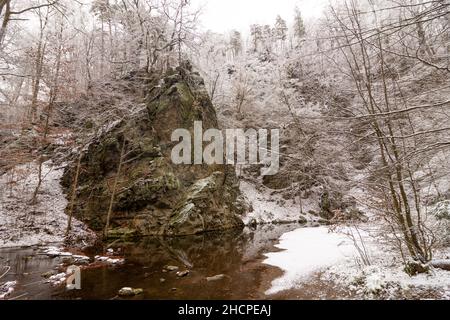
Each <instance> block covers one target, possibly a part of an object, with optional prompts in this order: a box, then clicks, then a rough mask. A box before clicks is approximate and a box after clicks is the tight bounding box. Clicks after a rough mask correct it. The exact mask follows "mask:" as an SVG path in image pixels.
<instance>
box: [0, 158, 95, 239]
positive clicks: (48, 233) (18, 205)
mask: <svg viewBox="0 0 450 320" xmlns="http://www.w3.org/2000/svg"><path fill="white" fill-rule="evenodd" d="M62 174H63V168H58V167H54V166H52V163H51V162H46V163H44V164H43V168H42V177H43V181H42V185H41V188H40V192H39V194H38V202H37V203H36V204H34V205H32V204H30V201H31V199H32V196H33V192H34V190H35V188H36V184H37V181H38V179H37V178H38V167H37V164H36V163H27V164H24V165H19V166H16V167H15V168H14V169H12V170H10V171H9V172H7V173H5V174H4V175H2V176H1V177H0V247H15V246H33V245H41V244H47V243H57V242H62V241H64V237H65V231H66V228H67V215H66V214H65V208H66V206H67V199H66V197H65V195H64V193H63V191H62V188H61V185H60V179H61V176H62ZM72 228H73V234H76V236H77V238H79V239H88V240H92V239H94V238H95V234H94V233H93V232H91V231H89V229H88V228H87V227H86V226H85V225H84V224H83V223H82V222H80V221H78V220H76V219H73V222H72Z"/></svg>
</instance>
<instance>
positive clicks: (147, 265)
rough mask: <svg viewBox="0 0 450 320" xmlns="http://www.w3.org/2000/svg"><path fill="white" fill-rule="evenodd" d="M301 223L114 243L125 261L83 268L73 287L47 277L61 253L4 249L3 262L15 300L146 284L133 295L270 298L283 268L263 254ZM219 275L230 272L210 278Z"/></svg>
mask: <svg viewBox="0 0 450 320" xmlns="http://www.w3.org/2000/svg"><path fill="white" fill-rule="evenodd" d="M299 227H300V226H299V225H296V224H294V225H277V226H275V225H266V226H261V227H258V228H257V229H256V230H249V229H245V230H244V231H233V232H226V233H209V234H203V235H198V236H190V237H179V238H146V239H143V240H141V241H140V242H137V243H122V244H119V243H117V244H115V245H114V247H115V248H116V249H118V248H120V250H122V252H123V256H124V257H125V263H124V264H123V265H121V266H117V267H110V266H104V267H100V268H93V269H89V268H88V269H83V270H82V273H81V290H73V291H67V290H66V289H65V286H59V287H53V286H51V285H50V284H48V283H45V279H44V278H43V277H42V274H43V273H45V272H48V271H50V270H52V269H54V268H55V267H57V266H58V264H60V263H61V261H62V260H61V258H49V257H47V256H45V255H40V254H39V252H40V251H42V250H41V249H40V248H10V249H0V266H1V265H9V266H11V270H10V272H9V273H8V274H7V275H6V276H5V277H4V278H2V279H1V281H0V282H5V281H11V280H16V281H17V282H18V283H17V286H16V289H15V291H14V293H13V294H12V295H11V296H10V297H9V298H10V299H119V297H118V296H117V292H118V290H119V289H121V288H122V287H133V288H142V289H143V291H144V292H143V293H142V294H140V295H138V296H135V297H133V298H128V299H152V300H153V299H155V300H157V299H264V298H267V297H266V296H265V295H264V291H265V290H267V289H268V288H269V287H270V283H271V281H272V280H273V279H274V278H275V277H277V276H279V275H280V274H281V271H280V270H278V269H276V268H273V267H270V266H267V265H265V264H263V263H262V261H263V260H264V256H263V254H264V253H267V252H270V251H274V247H273V246H274V244H276V243H277V242H278V239H279V237H280V236H281V235H282V234H283V233H285V232H289V231H292V230H295V229H297V228H299ZM167 265H171V266H177V267H179V268H180V270H189V272H190V273H189V275H188V276H186V277H182V278H180V277H178V276H177V275H176V273H175V272H164V267H165V266H167ZM216 275H224V277H223V278H222V279H220V280H216V281H207V279H206V278H207V277H212V276H216ZM162 279H164V280H162Z"/></svg>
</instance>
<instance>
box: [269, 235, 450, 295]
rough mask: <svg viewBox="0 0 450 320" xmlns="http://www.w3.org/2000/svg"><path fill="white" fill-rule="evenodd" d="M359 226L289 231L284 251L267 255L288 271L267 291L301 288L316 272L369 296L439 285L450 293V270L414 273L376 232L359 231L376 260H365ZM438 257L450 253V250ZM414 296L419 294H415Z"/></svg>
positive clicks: (283, 240)
mask: <svg viewBox="0 0 450 320" xmlns="http://www.w3.org/2000/svg"><path fill="white" fill-rule="evenodd" d="M350 231H352V233H353V234H358V233H357V232H356V229H355V228H354V227H352V228H349V227H345V228H342V229H340V230H339V229H338V230H334V231H330V230H329V228H328V227H317V228H303V229H298V230H295V231H292V232H289V233H286V234H284V235H283V236H282V237H281V238H280V243H279V245H277V247H278V248H280V249H282V250H283V251H280V252H275V253H268V254H266V256H267V259H266V260H265V261H264V263H266V264H269V265H272V266H276V267H279V268H280V269H282V270H283V271H284V275H283V276H282V277H280V278H278V279H275V280H274V281H273V282H272V287H271V288H270V289H269V290H268V291H267V292H266V294H275V293H278V292H281V291H284V290H289V289H296V288H300V287H301V286H302V284H305V283H306V282H308V280H309V279H311V277H312V276H313V275H315V274H318V273H321V274H322V276H321V277H322V279H323V280H324V281H330V282H333V283H335V284H338V285H341V286H343V287H345V288H349V289H350V290H352V291H353V292H354V293H355V296H359V297H364V298H367V297H368V298H383V299H389V298H399V297H403V296H408V294H409V293H410V291H416V292H417V291H418V290H419V291H420V290H434V291H437V292H439V297H440V298H444V299H446V298H450V272H448V271H443V270H439V269H432V270H431V272H430V273H429V274H420V275H417V276H414V277H410V276H408V275H407V274H406V273H405V272H404V271H403V265H402V262H401V260H400V259H399V257H397V256H396V255H395V253H394V252H390V251H386V250H382V248H381V244H380V242H379V241H378V240H379V239H378V240H377V238H375V237H374V234H373V233H372V231H370V232H367V231H363V230H359V234H361V237H362V239H363V240H362V241H360V240H359V237H357V239H358V240H357V245H358V246H359V247H360V248H361V244H362V243H364V246H365V248H366V252H367V254H368V257H369V259H370V265H365V264H364V263H361V256H360V254H359V252H358V250H357V249H356V246H355V242H354V241H353V240H352V239H351V237H349V236H348V234H349V232H350ZM438 256H440V257H443V258H448V257H449V256H450V250H449V251H441V252H439V253H438ZM413 296H414V295H413Z"/></svg>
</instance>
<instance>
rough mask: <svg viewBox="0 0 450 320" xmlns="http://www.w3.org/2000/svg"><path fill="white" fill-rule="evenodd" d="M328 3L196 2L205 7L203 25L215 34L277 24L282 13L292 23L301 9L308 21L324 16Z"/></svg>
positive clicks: (274, 0) (268, 0) (269, 0)
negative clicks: (296, 8)
mask: <svg viewBox="0 0 450 320" xmlns="http://www.w3.org/2000/svg"><path fill="white" fill-rule="evenodd" d="M326 3H328V1H326V0H192V4H193V5H194V7H196V6H202V7H203V14H202V16H201V21H202V25H203V27H204V28H205V29H210V30H212V31H215V32H227V31H229V30H231V29H238V30H240V31H243V32H246V31H247V30H248V28H249V26H250V24H252V23H260V24H271V25H272V24H273V23H274V22H275V18H276V16H277V15H278V14H279V15H280V16H281V17H282V18H283V19H285V20H286V21H288V23H291V22H292V20H293V17H294V8H295V6H298V7H299V9H300V11H301V12H302V15H303V17H304V19H305V20H307V19H309V18H317V17H319V16H320V13H321V12H322V9H323V7H324V5H325V4H326Z"/></svg>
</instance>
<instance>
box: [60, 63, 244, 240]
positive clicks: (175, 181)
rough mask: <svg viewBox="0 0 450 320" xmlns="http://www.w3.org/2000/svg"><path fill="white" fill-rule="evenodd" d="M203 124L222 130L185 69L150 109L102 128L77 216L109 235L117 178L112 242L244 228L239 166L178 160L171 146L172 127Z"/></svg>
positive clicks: (151, 95)
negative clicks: (107, 228) (107, 226)
mask: <svg viewBox="0 0 450 320" xmlns="http://www.w3.org/2000/svg"><path fill="white" fill-rule="evenodd" d="M198 120H201V121H202V122H203V129H204V130H206V129H208V128H217V126H218V124H217V117H216V113H215V110H214V107H213V105H212V103H211V101H210V98H209V96H208V93H207V92H206V89H205V87H204V83H203V80H202V79H201V77H200V76H199V75H198V74H197V73H195V72H192V71H191V70H190V69H189V68H178V69H176V70H173V71H171V72H170V73H168V74H167V75H166V76H165V77H164V78H163V79H162V80H161V81H159V83H158V85H151V86H150V87H149V90H148V93H147V97H146V106H145V108H142V109H141V110H140V111H139V112H136V113H135V114H133V115H132V116H130V117H129V118H127V119H125V120H122V121H118V122H115V123H112V124H111V125H110V126H108V127H106V128H102V129H101V130H99V132H98V133H97V134H96V137H95V138H93V139H92V140H91V141H90V143H89V144H88V146H87V147H86V148H85V150H84V151H83V156H82V160H81V171H80V172H81V173H80V176H79V179H78V191H77V203H76V210H75V215H76V216H77V217H78V218H79V219H82V220H83V221H85V222H86V223H87V224H88V225H89V226H90V227H91V228H92V229H94V230H97V231H100V230H102V229H103V228H104V227H105V224H106V217H107V212H108V207H109V204H110V199H111V194H112V190H113V189H114V184H115V182H116V180H117V187H116V192H115V201H114V202H113V210H112V215H111V223H110V225H111V230H110V232H109V235H110V236H111V237H122V236H124V235H137V236H139V235H141V236H147V235H174V236H178V235H191V234H197V233H202V232H207V231H215V230H226V229H233V228H241V227H242V226H243V223H242V221H241V219H240V217H239V215H240V214H242V213H243V211H244V209H243V208H244V206H243V205H242V204H243V202H242V201H241V196H240V193H239V188H238V184H237V179H236V175H235V170H234V167H232V166H225V165H213V166H209V165H206V164H205V165H175V164H173V163H172V161H171V151H172V148H173V146H174V145H176V144H177V143H174V142H171V134H172V132H173V130H175V129H178V128H183V129H187V130H189V131H190V132H191V133H193V127H194V121H198ZM121 155H122V157H121ZM121 158H122V166H121V169H120V172H119V174H117V173H118V171H119V170H118V168H119V163H120V162H121V161H120V160H121ZM75 168H76V163H73V164H72V165H70V166H69V167H68V168H67V169H66V171H65V174H64V177H63V184H64V185H65V186H66V188H67V190H70V186H71V185H72V184H73V179H74V172H75ZM116 177H118V179H116Z"/></svg>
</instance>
